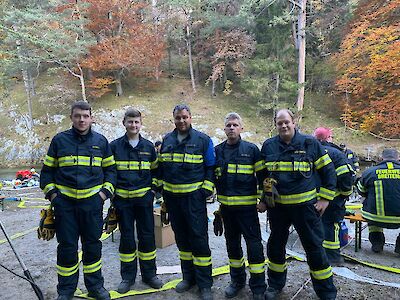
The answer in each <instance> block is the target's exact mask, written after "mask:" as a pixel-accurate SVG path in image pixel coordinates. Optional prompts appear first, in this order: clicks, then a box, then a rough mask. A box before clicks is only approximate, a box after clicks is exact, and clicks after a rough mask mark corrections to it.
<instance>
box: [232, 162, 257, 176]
mask: <svg viewBox="0 0 400 300" xmlns="http://www.w3.org/2000/svg"><path fill="white" fill-rule="evenodd" d="M227 172H228V173H231V174H253V173H254V165H236V164H228V169H227Z"/></svg>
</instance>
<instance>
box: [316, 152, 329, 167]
mask: <svg viewBox="0 0 400 300" xmlns="http://www.w3.org/2000/svg"><path fill="white" fill-rule="evenodd" d="M331 162H332V160H331V158H330V157H329V155H328V153H326V154H324V155H322V156H321V157H320V158H318V159H317V160H316V161H315V162H314V165H315V168H316V169H317V170H319V169H321V168H322V167H324V166H326V165H328V164H330V163H331Z"/></svg>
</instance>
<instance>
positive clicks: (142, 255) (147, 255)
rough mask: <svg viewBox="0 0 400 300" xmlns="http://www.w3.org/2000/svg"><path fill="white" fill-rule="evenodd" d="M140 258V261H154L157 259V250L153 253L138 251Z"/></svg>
mask: <svg viewBox="0 0 400 300" xmlns="http://www.w3.org/2000/svg"><path fill="white" fill-rule="evenodd" d="M138 256H139V259H140V260H152V259H156V250H154V251H151V252H140V251H138Z"/></svg>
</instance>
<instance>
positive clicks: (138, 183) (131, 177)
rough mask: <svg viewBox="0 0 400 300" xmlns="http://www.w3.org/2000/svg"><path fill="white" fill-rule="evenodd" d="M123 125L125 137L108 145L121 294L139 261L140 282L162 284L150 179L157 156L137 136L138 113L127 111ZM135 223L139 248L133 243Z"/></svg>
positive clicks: (141, 138)
mask: <svg viewBox="0 0 400 300" xmlns="http://www.w3.org/2000/svg"><path fill="white" fill-rule="evenodd" d="M122 124H123V125H124V127H125V129H126V133H125V135H123V136H122V137H120V138H118V139H116V140H115V141H113V142H112V143H111V149H112V152H113V154H114V158H115V163H116V165H117V183H116V187H115V198H114V199H113V205H114V207H115V209H116V213H117V218H118V224H119V229H120V231H121V241H120V245H119V257H120V261H121V272H120V273H121V277H122V281H121V283H120V285H119V286H118V289H117V291H118V292H119V293H120V294H124V293H126V292H128V291H129V290H130V288H131V287H132V286H133V285H134V283H135V280H136V274H137V264H138V258H139V266H140V271H141V274H142V281H143V282H144V283H146V284H147V285H149V286H150V287H152V288H155V289H159V288H161V287H162V285H163V284H162V282H161V280H160V279H158V277H157V276H156V245H155V240H154V217H153V199H154V192H153V190H154V185H153V179H155V174H156V170H157V154H156V151H155V149H154V145H153V143H152V142H150V141H149V140H147V139H145V138H143V137H142V136H141V135H140V130H141V128H142V114H141V113H140V111H138V110H137V109H134V108H128V109H127V110H126V112H125V115H124V119H123V121H122ZM135 223H136V228H137V238H138V241H139V242H138V247H136V242H135Z"/></svg>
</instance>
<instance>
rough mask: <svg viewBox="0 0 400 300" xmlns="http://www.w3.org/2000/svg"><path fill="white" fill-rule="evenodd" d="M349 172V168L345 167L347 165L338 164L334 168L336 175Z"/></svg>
mask: <svg viewBox="0 0 400 300" xmlns="http://www.w3.org/2000/svg"><path fill="white" fill-rule="evenodd" d="M349 172H350V170H349V168H348V167H347V165H343V166H340V167H338V168H336V176H340V175H342V174H346V173H349Z"/></svg>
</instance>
